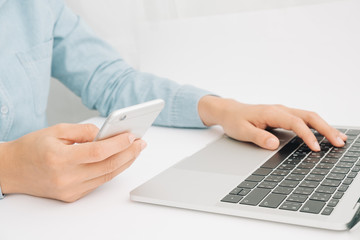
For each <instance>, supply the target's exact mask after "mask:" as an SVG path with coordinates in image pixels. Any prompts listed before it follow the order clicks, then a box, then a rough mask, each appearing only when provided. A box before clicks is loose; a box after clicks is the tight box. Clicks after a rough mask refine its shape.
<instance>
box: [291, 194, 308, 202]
mask: <svg viewBox="0 0 360 240" xmlns="http://www.w3.org/2000/svg"><path fill="white" fill-rule="evenodd" d="M307 198H308V197H307V196H306V195H301V194H291V195H290V196H289V197H288V198H287V199H286V201H289V202H299V203H304V202H305V201H306V199H307Z"/></svg>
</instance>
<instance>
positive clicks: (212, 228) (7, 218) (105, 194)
mask: <svg viewBox="0 0 360 240" xmlns="http://www.w3.org/2000/svg"><path fill="white" fill-rule="evenodd" d="M220 135H221V130H220V129H219V128H213V129H209V130H184V129H170V128H158V127H153V128H151V129H150V130H149V132H148V133H147V134H146V136H145V140H147V142H148V147H147V149H146V150H144V152H143V153H142V154H141V156H140V157H139V158H138V160H137V161H136V162H135V163H134V164H133V166H132V167H130V168H129V169H128V170H127V171H125V172H123V173H122V174H121V175H119V176H118V177H116V178H115V179H114V180H113V181H111V182H109V183H107V184H105V185H103V186H102V187H100V188H98V189H97V190H95V191H94V192H93V193H91V194H89V195H88V196H86V197H84V198H83V199H81V200H79V201H77V202H75V203H71V204H66V203H62V202H59V201H54V200H48V199H41V198H36V197H31V196H25V195H9V196H7V197H6V198H5V199H4V200H2V201H1V202H0V213H1V219H0V229H1V235H0V239H2V240H3V239H6V240H7V239H37V240H40V239H233V238H236V239H237V238H238V239H245V237H250V236H251V237H252V238H251V239H265V238H266V239H276V240H282V239H286V240H288V239H289V238H290V237H291V239H293V240H297V239H299V240H300V239H301V240H304V239H317V240H321V239H326V240H338V239H359V238H360V229H358V230H355V231H351V232H333V231H326V230H319V229H311V228H305V227H298V226H291V225H286V224H279V223H272V222H264V221H259V220H252V219H244V218H237V217H231V216H224V215H217V214H211V213H204V212H197V211H190V210H183V209H176V208H170V207H162V206H156V205H150V204H143V203H136V202H132V201H130V199H129V192H130V191H131V190H132V189H133V188H135V187H136V186H138V185H140V184H142V183H143V182H144V181H146V180H147V179H149V178H151V177H152V176H154V175H156V174H157V173H159V172H160V171H162V170H164V169H166V168H167V167H169V166H171V165H172V164H174V163H175V162H177V161H179V160H180V159H182V158H184V157H185V156H187V155H189V154H191V153H193V152H195V151H197V150H198V149H200V148H201V147H203V146H204V145H205V144H206V143H208V142H211V141H213V140H214V139H216V138H217V137H219V136H220ZM189 139H190V140H189Z"/></svg>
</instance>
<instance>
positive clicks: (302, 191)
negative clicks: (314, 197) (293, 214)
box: [294, 187, 314, 195]
mask: <svg viewBox="0 0 360 240" xmlns="http://www.w3.org/2000/svg"><path fill="white" fill-rule="evenodd" d="M313 191H314V189H313V188H306V187H298V188H296V189H295V191H294V193H297V194H303V195H310V194H311V193H312V192H313Z"/></svg>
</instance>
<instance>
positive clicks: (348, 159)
mask: <svg viewBox="0 0 360 240" xmlns="http://www.w3.org/2000/svg"><path fill="white" fill-rule="evenodd" d="M357 160H358V158H357V157H343V158H341V160H340V162H351V163H355V162H356V161H357Z"/></svg>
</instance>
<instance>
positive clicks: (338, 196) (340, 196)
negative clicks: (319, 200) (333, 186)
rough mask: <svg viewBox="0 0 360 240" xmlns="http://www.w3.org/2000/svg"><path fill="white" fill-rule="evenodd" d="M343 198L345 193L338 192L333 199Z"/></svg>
mask: <svg viewBox="0 0 360 240" xmlns="http://www.w3.org/2000/svg"><path fill="white" fill-rule="evenodd" d="M342 196H344V193H343V192H340V191H337V192H336V193H335V194H334V196H333V198H334V199H341V198H342Z"/></svg>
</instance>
